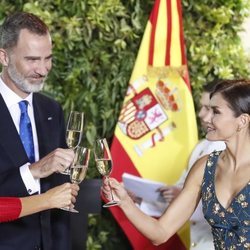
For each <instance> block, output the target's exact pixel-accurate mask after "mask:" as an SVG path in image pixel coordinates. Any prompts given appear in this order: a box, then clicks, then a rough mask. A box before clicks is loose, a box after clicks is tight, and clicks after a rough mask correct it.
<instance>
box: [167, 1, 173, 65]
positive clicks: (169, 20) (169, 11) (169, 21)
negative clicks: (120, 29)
mask: <svg viewBox="0 0 250 250" xmlns="http://www.w3.org/2000/svg"><path fill="white" fill-rule="evenodd" d="M166 5H167V29H168V30H167V41H166V42H167V44H166V58H165V65H170V56H171V52H170V49H171V38H172V4H171V0H166Z"/></svg>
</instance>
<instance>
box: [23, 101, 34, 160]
mask: <svg viewBox="0 0 250 250" xmlns="http://www.w3.org/2000/svg"><path fill="white" fill-rule="evenodd" d="M27 107H28V102H27V101H21V102H19V108H20V110H21V117H20V124H19V131H20V132H19V133H20V138H21V140H22V143H23V146H24V148H25V151H26V154H27V156H28V157H29V161H30V163H33V162H35V151H34V142H33V134H32V127H31V122H30V118H29V115H28V110H27Z"/></svg>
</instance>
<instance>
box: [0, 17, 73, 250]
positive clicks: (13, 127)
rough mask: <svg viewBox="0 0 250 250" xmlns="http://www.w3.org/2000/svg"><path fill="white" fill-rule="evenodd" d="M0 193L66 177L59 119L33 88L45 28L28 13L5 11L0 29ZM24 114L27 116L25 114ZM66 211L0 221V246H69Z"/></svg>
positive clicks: (10, 249)
mask: <svg viewBox="0 0 250 250" xmlns="http://www.w3.org/2000/svg"><path fill="white" fill-rule="evenodd" d="M0 62H1V64H2V74H1V78H0V94H1V95H0V115H1V117H2V118H1V122H0V196H17V197H24V196H29V195H32V194H37V193H44V192H45V191H47V190H48V189H49V188H52V187H54V186H56V185H59V184H61V183H64V182H65V181H68V177H67V176H64V175H62V174H60V173H59V172H62V171H63V170H64V169H65V168H67V167H68V166H69V165H70V163H71V162H72V160H73V157H74V153H73V151H72V150H70V149H63V148H66V144H65V127H64V117H63V112H62V109H61V107H60V106H59V104H58V103H56V102H55V101H54V100H51V99H50V98H48V97H45V96H43V95H42V94H39V93H36V92H39V91H40V90H41V89H42V88H43V85H44V81H45V79H46V77H47V75H48V73H49V71H50V70H51V67H52V42H51V37H50V34H49V31H48V27H47V26H46V25H45V24H44V22H43V21H41V20H40V19H39V18H38V17H37V16H35V15H33V14H29V13H23V12H20V13H15V14H12V15H10V16H9V17H8V18H6V20H5V21H4V23H3V24H2V26H1V30H0ZM27 112H28V114H27ZM69 235H70V234H69V213H68V212H65V211H62V210H59V209H56V210H51V211H45V212H41V213H38V214H34V215H30V216H27V217H23V218H21V219H19V220H17V221H14V222H9V223H3V224H0V249H1V250H17V249H19V250H31V249H32V250H34V249H42V250H55V249H58V250H69V249H70V244H71V242H70V239H69Z"/></svg>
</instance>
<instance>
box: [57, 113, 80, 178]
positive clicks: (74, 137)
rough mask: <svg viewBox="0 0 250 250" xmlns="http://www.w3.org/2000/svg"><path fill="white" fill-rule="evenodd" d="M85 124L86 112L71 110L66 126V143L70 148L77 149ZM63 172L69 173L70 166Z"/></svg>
mask: <svg viewBox="0 0 250 250" xmlns="http://www.w3.org/2000/svg"><path fill="white" fill-rule="evenodd" d="M83 125H84V113H83V112H78V111H70V114H69V118H68V123H67V127H66V143H67V145H68V147H69V148H72V149H75V148H76V147H77V146H78V145H79V144H80V142H81V139H82V133H83ZM62 174H66V175H69V174H70V168H67V169H65V170H64V171H63V172H62Z"/></svg>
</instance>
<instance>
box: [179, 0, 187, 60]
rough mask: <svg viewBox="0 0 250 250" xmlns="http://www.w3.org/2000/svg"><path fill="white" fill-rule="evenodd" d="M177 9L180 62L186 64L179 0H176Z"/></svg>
mask: <svg viewBox="0 0 250 250" xmlns="http://www.w3.org/2000/svg"><path fill="white" fill-rule="evenodd" d="M177 10H178V16H179V26H180V41H181V43H180V44H181V63H182V65H185V64H187V59H186V55H185V45H184V34H183V23H182V8H181V2H180V1H179V0H178V1H177Z"/></svg>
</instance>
